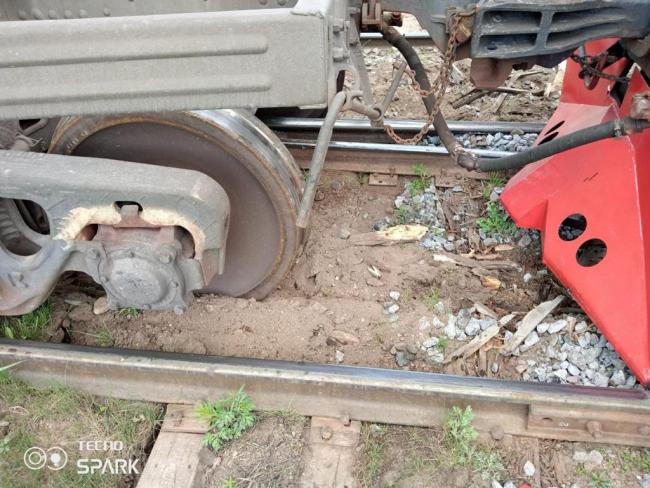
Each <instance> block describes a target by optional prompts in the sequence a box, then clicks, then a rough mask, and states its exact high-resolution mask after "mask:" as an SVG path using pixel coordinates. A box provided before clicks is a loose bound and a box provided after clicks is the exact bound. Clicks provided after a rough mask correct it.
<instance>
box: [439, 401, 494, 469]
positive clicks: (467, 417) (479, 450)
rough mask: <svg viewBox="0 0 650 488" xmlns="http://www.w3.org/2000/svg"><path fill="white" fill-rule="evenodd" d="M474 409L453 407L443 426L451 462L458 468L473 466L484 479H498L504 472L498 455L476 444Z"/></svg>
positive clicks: (476, 433)
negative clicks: (473, 423)
mask: <svg viewBox="0 0 650 488" xmlns="http://www.w3.org/2000/svg"><path fill="white" fill-rule="evenodd" d="M473 421H474V412H472V407H470V406H467V407H466V408H465V410H462V409H461V408H459V407H453V408H452V409H451V411H450V412H449V415H448V416H447V418H446V419H445V423H444V425H443V430H444V435H445V444H446V446H447V449H449V451H450V454H451V461H452V462H453V463H454V464H456V465H458V466H471V467H472V470H473V471H474V472H476V473H478V474H480V475H481V477H482V478H483V479H486V480H490V479H498V478H499V477H500V475H501V474H502V473H503V471H504V467H503V462H502V461H501V457H500V456H499V454H498V453H496V452H494V451H491V450H489V449H487V448H485V447H483V446H479V445H478V444H477V442H476V439H477V437H478V432H476V429H474V427H473V425H472V422H473Z"/></svg>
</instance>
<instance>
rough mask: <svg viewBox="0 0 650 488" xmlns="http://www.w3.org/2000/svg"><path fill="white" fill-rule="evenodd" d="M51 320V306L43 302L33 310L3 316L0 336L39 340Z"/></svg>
mask: <svg viewBox="0 0 650 488" xmlns="http://www.w3.org/2000/svg"><path fill="white" fill-rule="evenodd" d="M51 320H52V307H51V306H50V304H49V303H48V302H45V303H44V304H43V305H41V306H40V307H38V308H37V309H36V310H34V311H33V312H30V313H27V314H25V315H21V316H20V317H7V318H3V319H2V322H0V324H1V325H0V336H1V337H6V338H7V339H20V340H24V341H37V340H41V339H43V335H44V333H45V328H46V327H47V326H48V325H49V323H50V321H51Z"/></svg>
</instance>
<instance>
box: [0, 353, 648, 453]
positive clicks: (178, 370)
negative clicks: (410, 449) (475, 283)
mask: <svg viewBox="0 0 650 488" xmlns="http://www.w3.org/2000/svg"><path fill="white" fill-rule="evenodd" d="M0 363H3V364H11V363H18V364H17V365H15V366H14V367H13V368H12V370H11V371H12V372H13V374H14V375H15V376H16V377H18V378H20V379H22V380H25V381H27V382H30V383H32V384H35V385H37V386H46V385H52V384H60V385H64V386H68V387H72V388H76V389H79V390H82V391H85V392H88V393H91V394H95V395H101V396H110V397H116V398H124V399H130V400H141V401H150V402H160V403H180V404H193V403H196V402H198V401H201V400H204V399H208V398H216V397H218V396H219V395H221V394H223V393H224V392H227V391H233V390H236V389H238V388H239V387H240V386H242V385H245V388H246V391H247V392H248V393H249V394H250V395H251V397H252V398H253V400H254V402H255V405H256V406H257V408H258V409H259V410H277V409H286V408H291V409H292V410H294V411H296V412H297V413H299V414H301V415H306V416H328V417H340V418H345V419H355V420H362V421H370V422H382V423H392V424H404V425H418V426H431V425H439V424H440V422H441V421H442V420H443V419H444V417H445V415H446V414H447V413H448V411H449V408H451V407H452V406H454V405H458V406H461V407H464V406H466V405H470V406H471V407H472V409H473V410H474V413H475V418H476V420H475V425H476V427H477V429H478V430H480V431H481V432H489V433H491V434H492V436H493V437H495V438H500V437H502V436H503V435H506V434H510V435H525V436H534V437H540V438H552V439H560V440H569V441H599V442H608V443H619V444H626V445H637V446H650V397H649V396H648V394H647V392H645V391H641V390H621V389H611V388H597V387H585V386H572V385H558V384H547V383H527V382H516V381H505V380H496V379H488V378H476V377H463V376H452V375H441V374H433V373H420V372H413V371H403V370H390V369H378V368H368V367H356V366H342V365H322V364H306V363H296V362H288V361H276V360H260V359H247V358H226V357H216V356H200V355H193V354H179V353H164V352H145V351H133V350H124V349H113V348H111V349H108V348H90V347H82V346H73V345H69V344H52V343H36V342H26V341H11V340H0Z"/></svg>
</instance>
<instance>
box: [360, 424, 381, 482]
mask: <svg viewBox="0 0 650 488" xmlns="http://www.w3.org/2000/svg"><path fill="white" fill-rule="evenodd" d="M385 433H386V431H385V430H384V428H383V427H382V426H380V425H377V427H376V432H373V431H372V429H365V432H364V439H363V454H364V458H365V461H366V462H365V470H364V471H363V474H362V478H361V486H362V487H364V488H365V487H370V486H375V482H376V480H375V478H376V477H377V476H378V475H379V473H380V471H381V468H382V465H383V463H384V449H385V448H384V442H383V441H384V435H385Z"/></svg>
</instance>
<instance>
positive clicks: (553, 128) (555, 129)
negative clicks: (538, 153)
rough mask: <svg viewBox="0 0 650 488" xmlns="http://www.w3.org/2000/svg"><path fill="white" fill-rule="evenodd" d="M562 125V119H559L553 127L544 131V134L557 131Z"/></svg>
mask: <svg viewBox="0 0 650 488" xmlns="http://www.w3.org/2000/svg"><path fill="white" fill-rule="evenodd" d="M563 125H564V120H560V121H559V122H558V123H557V124H555V125H554V126H553V127H551V128H550V129H548V130H547V131H546V132H544V134H545V135H548V134H550V133H551V132H557V130H558V129H559V128H560V127H562V126H563Z"/></svg>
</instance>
